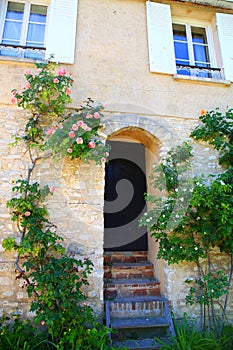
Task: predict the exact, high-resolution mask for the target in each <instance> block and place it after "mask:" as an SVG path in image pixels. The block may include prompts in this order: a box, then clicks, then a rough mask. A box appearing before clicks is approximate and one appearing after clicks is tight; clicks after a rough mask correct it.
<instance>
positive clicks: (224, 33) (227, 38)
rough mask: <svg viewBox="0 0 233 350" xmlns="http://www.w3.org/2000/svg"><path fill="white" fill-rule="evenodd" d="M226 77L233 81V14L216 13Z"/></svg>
mask: <svg viewBox="0 0 233 350" xmlns="http://www.w3.org/2000/svg"><path fill="white" fill-rule="evenodd" d="M216 23H217V28H218V37H219V44H220V50H221V55H222V63H223V68H224V73H225V79H227V80H230V81H233V15H230V14H225V13H217V14H216Z"/></svg>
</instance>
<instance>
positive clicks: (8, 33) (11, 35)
mask: <svg viewBox="0 0 233 350" xmlns="http://www.w3.org/2000/svg"><path fill="white" fill-rule="evenodd" d="M21 28H22V23H21V22H5V27H4V31H3V36H2V43H4V44H8V43H11V44H14V43H15V44H17V43H19V39H20V34H21Z"/></svg>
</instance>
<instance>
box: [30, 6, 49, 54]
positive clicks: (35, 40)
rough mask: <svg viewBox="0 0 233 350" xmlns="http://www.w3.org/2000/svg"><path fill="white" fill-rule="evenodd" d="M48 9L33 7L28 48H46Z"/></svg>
mask: <svg viewBox="0 0 233 350" xmlns="http://www.w3.org/2000/svg"><path fill="white" fill-rule="evenodd" d="M46 13H47V7H45V6H38V5H32V6H31V12H30V18H29V25H28V32H27V39H26V46H41V47H43V46H44V37H45V23H46Z"/></svg>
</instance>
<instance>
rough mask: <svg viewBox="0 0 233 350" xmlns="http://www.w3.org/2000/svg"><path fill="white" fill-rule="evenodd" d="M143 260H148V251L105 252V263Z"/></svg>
mask: <svg viewBox="0 0 233 350" xmlns="http://www.w3.org/2000/svg"><path fill="white" fill-rule="evenodd" d="M141 261H147V251H132V252H130V251H127V252H117V251H116V252H114V251H112V252H108V251H106V252H105V253H104V265H107V264H111V263H113V262H118V263H120V262H128V263H136V262H141Z"/></svg>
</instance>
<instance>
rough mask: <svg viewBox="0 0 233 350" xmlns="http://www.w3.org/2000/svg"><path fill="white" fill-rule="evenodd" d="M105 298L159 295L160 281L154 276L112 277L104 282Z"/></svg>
mask: <svg viewBox="0 0 233 350" xmlns="http://www.w3.org/2000/svg"><path fill="white" fill-rule="evenodd" d="M104 291H105V293H104V294H105V295H104V296H105V298H108V299H109V298H116V297H134V296H152V295H153V296H159V295H160V283H159V281H158V280H156V279H154V278H138V279H135V278H131V279H124V278H122V279H111V280H105V282H104Z"/></svg>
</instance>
